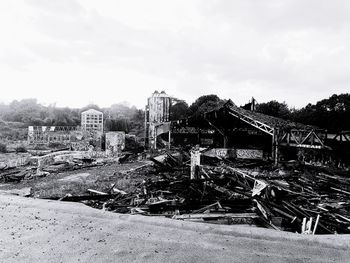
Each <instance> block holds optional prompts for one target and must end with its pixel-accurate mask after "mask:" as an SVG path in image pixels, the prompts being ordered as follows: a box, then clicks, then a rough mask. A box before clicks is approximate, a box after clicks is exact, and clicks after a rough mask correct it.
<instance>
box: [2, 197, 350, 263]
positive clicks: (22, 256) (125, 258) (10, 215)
mask: <svg viewBox="0 0 350 263" xmlns="http://www.w3.org/2000/svg"><path fill="white" fill-rule="evenodd" d="M0 211H1V212H0V262H37V263H38V262H165V261H167V262H317V263H319V262H349V258H350V237H349V236H344V235H343V236H335V235H332V236H306V235H297V234H293V233H286V232H277V231H273V230H269V229H260V228H252V227H244V226H223V225H206V224H198V223H191V222H182V221H175V220H172V219H165V218H154V217H142V216H135V215H121V214H115V213H110V212H106V211H102V210H96V209H93V208H90V207H87V206H85V205H83V204H80V203H68V202H59V201H48V200H40V199H30V198H24V197H18V196H13V195H8V194H1V195H0Z"/></svg>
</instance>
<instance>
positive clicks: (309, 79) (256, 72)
mask: <svg viewBox="0 0 350 263" xmlns="http://www.w3.org/2000/svg"><path fill="white" fill-rule="evenodd" d="M349 67H350V1H348V0H344V1H340V0H339V1H338V0H332V1H330V0H307V1H306V0H300V1H298V0H268V1H260V0H241V1H235V0H227V1H223V0H182V1H181V0H172V1H170V0H169V1H167V0H157V1H153V0H147V1H146V0H140V1H133V0H1V1H0V90H1V93H0V94H1V95H0V101H2V102H6V103H8V102H10V101H12V100H14V99H23V98H37V99H38V101H39V102H41V103H45V104H49V103H54V102H56V104H57V106H70V107H82V106H85V105H86V104H88V103H91V102H93V103H96V104H98V105H100V106H103V107H104V106H110V105H111V104H113V103H117V102H121V101H129V102H130V103H131V104H133V105H136V106H137V107H144V104H145V103H146V98H147V97H148V96H149V95H150V94H151V93H152V92H153V91H154V90H159V91H161V90H165V91H166V92H167V93H168V94H171V95H173V96H174V97H177V98H180V99H185V100H186V101H187V102H188V103H192V102H193V101H194V100H195V99H196V98H197V97H199V96H200V95H204V94H217V95H219V96H220V97H221V98H224V99H228V98H231V99H232V100H233V101H234V102H235V103H236V104H238V105H241V104H244V103H246V102H248V100H249V99H250V98H251V97H252V96H254V97H255V98H256V99H257V101H258V102H264V101H269V100H272V99H276V100H278V101H286V102H287V103H288V104H289V105H291V106H296V107H302V106H304V105H306V104H307V103H309V102H312V103H314V102H316V101H317V100H320V99H323V98H327V97H329V96H330V95H332V94H334V93H345V92H350V88H349V87H350V74H349V73H350V71H349Z"/></svg>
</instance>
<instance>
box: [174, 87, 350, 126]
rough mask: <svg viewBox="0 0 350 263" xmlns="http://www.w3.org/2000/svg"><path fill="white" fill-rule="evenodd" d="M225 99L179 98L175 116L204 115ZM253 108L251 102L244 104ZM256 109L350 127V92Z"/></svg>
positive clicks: (272, 103) (266, 104)
mask: <svg viewBox="0 0 350 263" xmlns="http://www.w3.org/2000/svg"><path fill="white" fill-rule="evenodd" d="M223 103H225V100H222V99H220V98H219V97H218V96H216V95H205V96H201V97H199V98H198V99H197V100H196V101H195V102H194V103H192V104H191V105H190V106H188V104H187V103H186V102H179V103H177V104H175V105H174V106H173V107H172V119H173V120H177V119H182V118H186V117H190V116H196V115H200V114H201V113H204V112H206V111H210V110H213V109H215V108H216V107H219V106H220V105H222V104H223ZM241 107H242V108H244V109H247V110H250V109H251V104H250V103H247V104H245V105H243V106H241ZM255 110H256V112H259V113H263V114H266V115H271V116H274V117H278V118H282V119H285V120H290V121H293V122H299V123H303V124H308V125H314V126H317V127H319V128H323V129H327V130H328V131H329V132H337V131H345V130H350V94H349V93H345V94H339V95H337V94H334V95H332V96H330V97H329V98H327V99H323V100H320V101H318V102H316V103H315V104H312V103H309V104H307V105H306V106H305V107H302V108H301V109H296V108H291V107H289V106H288V105H287V104H286V103H285V102H278V101H276V100H271V101H269V102H264V103H259V104H257V105H256V109H255Z"/></svg>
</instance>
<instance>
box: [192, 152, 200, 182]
mask: <svg viewBox="0 0 350 263" xmlns="http://www.w3.org/2000/svg"><path fill="white" fill-rule="evenodd" d="M200 164H201V154H200V152H199V148H198V147H195V148H194V149H193V150H191V176H190V179H191V180H193V179H197V177H198V167H199V165H200Z"/></svg>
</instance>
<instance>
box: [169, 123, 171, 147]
mask: <svg viewBox="0 0 350 263" xmlns="http://www.w3.org/2000/svg"><path fill="white" fill-rule="evenodd" d="M168 143H169V145H168V147H169V149H170V143H171V131H170V127H169V137H168Z"/></svg>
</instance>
